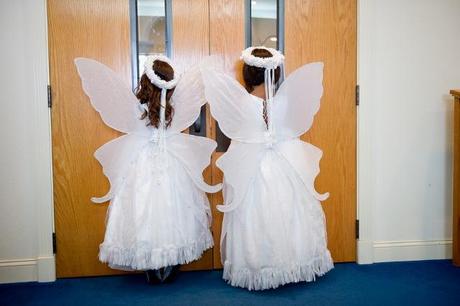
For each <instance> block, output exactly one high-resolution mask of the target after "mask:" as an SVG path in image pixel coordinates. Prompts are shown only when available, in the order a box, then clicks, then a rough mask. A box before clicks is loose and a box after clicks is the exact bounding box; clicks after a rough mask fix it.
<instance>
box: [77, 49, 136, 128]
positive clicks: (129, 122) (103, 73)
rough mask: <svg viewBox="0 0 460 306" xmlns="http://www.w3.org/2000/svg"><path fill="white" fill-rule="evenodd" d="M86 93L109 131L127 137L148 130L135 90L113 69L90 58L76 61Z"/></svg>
mask: <svg viewBox="0 0 460 306" xmlns="http://www.w3.org/2000/svg"><path fill="white" fill-rule="evenodd" d="M75 65H76V66H77V71H78V74H79V75H80V78H81V81H82V85H83V90H84V91H85V93H86V95H88V97H89V98H90V100H91V105H92V106H93V107H94V108H95V109H96V110H97V111H98V112H99V113H100V115H101V117H102V120H103V121H104V123H105V124H107V125H108V126H109V127H111V128H113V129H115V130H118V131H120V132H123V133H130V132H133V131H135V130H138V129H142V128H145V122H143V121H141V120H139V118H140V116H141V114H142V112H141V111H140V109H139V107H138V105H139V102H138V100H137V99H136V97H135V96H134V94H133V93H132V92H131V89H130V88H129V87H128V86H127V85H126V83H125V82H123V81H122V80H121V79H120V78H119V77H118V76H117V75H116V74H115V72H113V71H112V70H111V69H110V68H108V67H107V66H105V65H104V64H101V63H99V62H98V61H95V60H92V59H88V58H76V59H75Z"/></svg>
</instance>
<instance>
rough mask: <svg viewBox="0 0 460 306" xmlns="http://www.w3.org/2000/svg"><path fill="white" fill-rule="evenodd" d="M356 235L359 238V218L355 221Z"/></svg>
mask: <svg viewBox="0 0 460 306" xmlns="http://www.w3.org/2000/svg"><path fill="white" fill-rule="evenodd" d="M355 237H356V239H359V220H356V221H355Z"/></svg>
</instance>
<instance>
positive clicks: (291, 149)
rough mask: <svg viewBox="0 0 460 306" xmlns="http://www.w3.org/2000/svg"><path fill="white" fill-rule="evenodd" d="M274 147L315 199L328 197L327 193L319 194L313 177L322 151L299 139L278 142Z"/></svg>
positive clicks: (321, 199) (316, 172)
mask: <svg viewBox="0 0 460 306" xmlns="http://www.w3.org/2000/svg"><path fill="white" fill-rule="evenodd" d="M275 149H276V150H277V151H278V152H279V153H280V154H281V155H282V156H283V157H284V158H285V159H286V160H287V161H288V163H289V164H290V165H291V166H292V169H293V170H294V171H295V172H296V173H297V174H298V175H299V177H300V178H301V179H302V181H303V182H304V184H305V186H306V187H307V190H308V191H309V192H310V193H311V194H312V195H313V196H314V197H315V198H316V199H318V200H320V201H324V200H326V199H327V198H328V197H329V193H327V192H326V193H324V194H320V193H318V192H317V191H316V189H315V178H316V176H317V175H318V174H319V161H320V160H321V157H322V156H323V151H321V150H320V149H318V148H317V147H315V146H314V145H312V144H309V143H307V142H304V141H302V140H300V139H291V140H288V141H283V142H280V143H278V144H277V145H276V147H275Z"/></svg>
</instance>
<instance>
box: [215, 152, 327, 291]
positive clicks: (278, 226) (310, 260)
mask: <svg viewBox="0 0 460 306" xmlns="http://www.w3.org/2000/svg"><path fill="white" fill-rule="evenodd" d="M227 187H228V186H227ZM224 188H226V187H225V186H224ZM228 192H229V190H228V189H227V190H225V193H226V194H227V193H228ZM223 235H224V236H223V240H222V250H221V252H222V260H223V264H224V275H223V278H224V279H225V280H226V281H227V282H228V283H229V284H231V285H232V286H237V287H244V288H247V289H249V290H262V289H269V288H277V287H278V286H280V285H284V284H287V283H293V282H301V281H307V282H309V281H314V280H315V278H316V276H321V275H323V274H325V273H326V272H328V271H329V270H331V269H332V268H333V262H332V258H331V254H330V252H329V250H328V249H327V237H326V227H325V216H324V212H323V210H322V207H321V203H320V202H319V201H318V200H317V199H316V198H315V197H314V196H312V195H311V194H310V193H309V192H308V190H307V188H306V187H305V185H304V183H303V181H302V180H301V179H300V178H299V176H298V175H297V174H296V173H295V171H294V169H292V167H291V166H290V164H289V163H288V162H287V161H286V160H285V159H283V157H282V156H281V155H279V154H277V153H276V151H274V150H267V152H266V153H265V154H264V157H263V159H262V161H261V162H260V167H259V170H258V173H257V175H256V177H255V179H254V180H253V181H252V183H251V185H250V186H249V188H248V192H247V195H246V196H245V198H244V201H243V202H242V203H241V204H240V205H239V206H238V207H237V208H236V209H235V210H233V211H230V212H227V213H225V216H224V224H223Z"/></svg>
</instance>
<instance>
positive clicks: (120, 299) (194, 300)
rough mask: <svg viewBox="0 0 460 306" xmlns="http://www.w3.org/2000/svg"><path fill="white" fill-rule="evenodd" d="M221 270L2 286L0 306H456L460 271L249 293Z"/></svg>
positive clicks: (418, 270)
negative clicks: (165, 278) (166, 280)
mask: <svg viewBox="0 0 460 306" xmlns="http://www.w3.org/2000/svg"><path fill="white" fill-rule="evenodd" d="M221 277H222V271H199V272H182V273H180V274H179V276H178V278H177V279H176V280H175V281H174V283H171V284H162V285H149V284H147V283H146V282H145V277H144V275H143V274H135V275H125V276H109V277H88V278H72V279H70V278H69V279H58V280H57V281H56V282H53V283H36V282H34V283H17V284H2V285H0V305H1V306H8V305H47V306H50V305H59V306H64V305H79V306H82V305H216V306H225V305H263V306H270V305H283V306H288V305H409V306H416V305H417V306H418V305H460V268H456V267H454V266H452V264H451V262H450V261H447V260H431V261H414V262H394V263H379V264H373V265H357V264H354V263H342V264H336V266H335V268H334V269H333V270H332V271H330V272H329V273H328V274H326V275H325V276H323V277H320V278H318V279H317V281H316V282H313V283H297V284H289V285H286V286H283V287H280V288H278V289H275V290H265V291H247V290H245V289H240V288H233V287H231V286H229V285H227V284H226V283H225V282H224V281H223V280H222V278H221Z"/></svg>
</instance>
